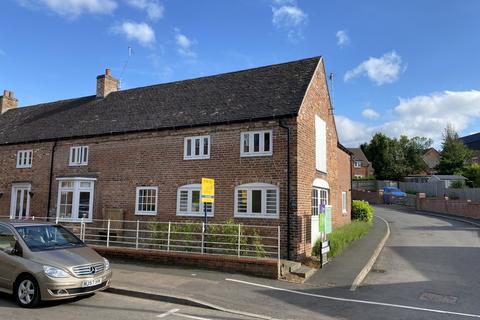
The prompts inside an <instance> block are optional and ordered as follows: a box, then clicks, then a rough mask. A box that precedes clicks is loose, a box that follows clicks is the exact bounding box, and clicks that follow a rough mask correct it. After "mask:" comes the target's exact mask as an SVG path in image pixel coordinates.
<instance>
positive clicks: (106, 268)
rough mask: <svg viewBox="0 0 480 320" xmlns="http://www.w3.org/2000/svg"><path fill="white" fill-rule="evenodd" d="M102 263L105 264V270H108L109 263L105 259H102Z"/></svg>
mask: <svg viewBox="0 0 480 320" xmlns="http://www.w3.org/2000/svg"><path fill="white" fill-rule="evenodd" d="M103 261H104V262H105V270H109V269H110V261H108V259H105V258H103Z"/></svg>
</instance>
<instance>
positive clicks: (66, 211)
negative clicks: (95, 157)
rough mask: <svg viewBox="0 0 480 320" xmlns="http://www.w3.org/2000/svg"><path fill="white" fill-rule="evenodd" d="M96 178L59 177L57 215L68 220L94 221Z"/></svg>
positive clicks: (60, 218)
mask: <svg viewBox="0 0 480 320" xmlns="http://www.w3.org/2000/svg"><path fill="white" fill-rule="evenodd" d="M93 190H94V179H90V178H75V179H59V184H58V204H57V217H58V219H59V220H66V221H79V220H82V219H84V220H85V221H92V215H93Z"/></svg>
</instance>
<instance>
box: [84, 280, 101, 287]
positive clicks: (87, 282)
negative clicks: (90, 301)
mask: <svg viewBox="0 0 480 320" xmlns="http://www.w3.org/2000/svg"><path fill="white" fill-rule="evenodd" d="M100 283H102V278H97V279H90V280H84V281H83V282H82V288H87V287H93V286H96V285H99V284H100Z"/></svg>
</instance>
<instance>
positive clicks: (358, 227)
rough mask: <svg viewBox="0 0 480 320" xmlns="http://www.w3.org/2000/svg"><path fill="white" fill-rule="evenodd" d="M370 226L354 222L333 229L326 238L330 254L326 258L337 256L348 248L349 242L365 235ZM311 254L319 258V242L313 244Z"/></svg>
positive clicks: (365, 223) (369, 224)
mask: <svg viewBox="0 0 480 320" xmlns="http://www.w3.org/2000/svg"><path fill="white" fill-rule="evenodd" d="M371 226H372V225H371V223H368V222H365V221H360V220H354V221H352V222H351V223H349V224H347V225H344V226H342V227H340V228H337V229H335V230H334V231H333V232H332V233H330V234H329V235H328V236H327V239H328V240H329V241H330V252H329V253H328V258H333V257H336V256H338V255H339V254H340V253H342V251H343V250H344V249H345V248H346V247H348V245H349V244H350V243H351V242H353V241H355V240H358V239H360V238H361V237H363V236H364V235H366V234H367V233H368V231H369V230H370V227H371ZM312 254H313V255H315V256H319V254H320V241H317V242H316V243H315V246H314V247H313V252H312Z"/></svg>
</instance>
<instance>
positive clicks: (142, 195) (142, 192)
mask: <svg viewBox="0 0 480 320" xmlns="http://www.w3.org/2000/svg"><path fill="white" fill-rule="evenodd" d="M157 208H158V187H137V195H136V204H135V214H137V215H156V214H157Z"/></svg>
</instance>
